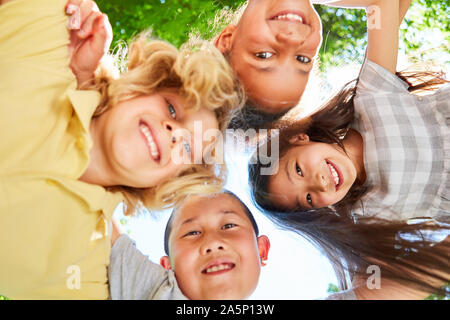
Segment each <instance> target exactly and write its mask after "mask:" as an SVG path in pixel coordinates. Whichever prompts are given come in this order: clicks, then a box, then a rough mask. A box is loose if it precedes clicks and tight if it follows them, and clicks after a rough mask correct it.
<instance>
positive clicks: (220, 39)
mask: <svg viewBox="0 0 450 320" xmlns="http://www.w3.org/2000/svg"><path fill="white" fill-rule="evenodd" d="M235 31H236V26H235V25H232V24H229V25H228V26H226V27H225V28H224V29H223V30H222V31H221V32H220V34H219V35H218V36H217V38H216V40H214V46H215V47H216V48H217V49H218V50H219V51H220V52H221V53H222V54H227V53H230V52H231V47H232V44H233V35H234V32H235Z"/></svg>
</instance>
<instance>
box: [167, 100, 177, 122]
mask: <svg viewBox="0 0 450 320" xmlns="http://www.w3.org/2000/svg"><path fill="white" fill-rule="evenodd" d="M167 108H168V109H169V112H170V116H171V117H172V118H173V119H176V118H177V112H176V110H175V108H174V106H173V105H171V104H170V102H167Z"/></svg>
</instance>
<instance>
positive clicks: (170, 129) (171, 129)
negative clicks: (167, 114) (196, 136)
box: [162, 121, 182, 146]
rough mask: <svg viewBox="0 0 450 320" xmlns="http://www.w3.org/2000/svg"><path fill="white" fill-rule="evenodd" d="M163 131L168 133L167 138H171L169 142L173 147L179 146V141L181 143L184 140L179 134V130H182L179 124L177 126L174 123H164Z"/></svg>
mask: <svg viewBox="0 0 450 320" xmlns="http://www.w3.org/2000/svg"><path fill="white" fill-rule="evenodd" d="M162 126H163V129H164V130H165V132H166V133H167V136H168V137H169V140H170V142H171V146H174V145H176V144H177V142H178V141H180V140H181V139H182V138H181V137H180V134H179V133H178V134H177V130H179V129H181V128H180V126H179V125H178V124H176V123H175V122H173V121H164V122H163V124H162Z"/></svg>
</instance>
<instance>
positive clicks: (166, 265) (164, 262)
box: [159, 256, 172, 270]
mask: <svg viewBox="0 0 450 320" xmlns="http://www.w3.org/2000/svg"><path fill="white" fill-rule="evenodd" d="M159 264H160V265H161V266H162V267H163V268H164V269H166V270H170V269H172V267H171V266H170V259H169V257H168V256H164V257H161V259H159Z"/></svg>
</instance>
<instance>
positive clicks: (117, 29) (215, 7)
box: [97, 0, 450, 70]
mask: <svg viewBox="0 0 450 320" xmlns="http://www.w3.org/2000/svg"><path fill="white" fill-rule="evenodd" d="M245 2H246V1H244V0H213V1H205V0H146V1H143V0H129V1H122V0H99V1H97V3H98V5H99V7H100V9H101V10H102V11H103V12H105V13H106V14H107V15H108V16H109V20H110V22H111V25H112V27H113V32H114V41H113V48H114V47H115V46H116V45H117V44H118V43H120V42H121V41H125V42H128V41H129V40H130V39H131V38H132V37H133V36H135V35H136V34H138V33H139V32H141V31H143V30H149V29H152V33H153V36H155V37H157V38H160V39H163V40H167V41H169V42H171V43H172V44H174V45H175V46H177V47H179V46H180V45H181V44H183V43H184V42H186V40H188V38H189V33H198V34H200V36H201V37H202V38H204V39H212V38H214V36H215V35H217V34H218V32H219V31H220V30H221V29H222V28H223V27H224V26H225V25H226V24H227V21H223V20H222V21H220V19H219V21H216V23H214V20H215V17H216V15H217V14H218V13H219V12H220V10H222V9H231V10H233V9H236V8H237V7H239V6H241V5H243V4H245ZM449 2H450V0H445V1H434V0H415V1H414V2H413V5H412V6H411V9H410V12H409V13H408V15H407V17H406V19H405V22H404V24H403V26H402V29H401V37H402V39H401V40H402V43H404V44H405V48H404V49H405V51H407V52H416V51H417V50H418V49H419V48H421V47H422V46H423V45H424V40H425V39H424V37H423V36H421V35H423V34H424V33H423V31H424V30H430V29H435V28H437V29H440V30H441V31H442V33H443V35H444V37H445V38H446V39H447V40H448V39H449V37H450V26H449V24H450V19H448V17H449V16H450V5H449ZM315 7H316V10H317V12H318V13H319V15H320V17H321V19H322V25H323V44H322V48H321V49H320V61H321V69H322V70H324V69H326V68H327V67H329V66H332V65H343V64H347V63H348V62H352V61H354V62H357V63H361V62H362V60H363V58H364V51H365V47H366V43H367V41H366V18H365V12H364V10H358V9H340V8H331V7H326V6H319V5H316V6H315ZM435 47H437V50H440V51H445V50H448V44H447V46H445V45H441V43H438V44H436V46H435ZM420 58H423V56H422V55H420Z"/></svg>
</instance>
